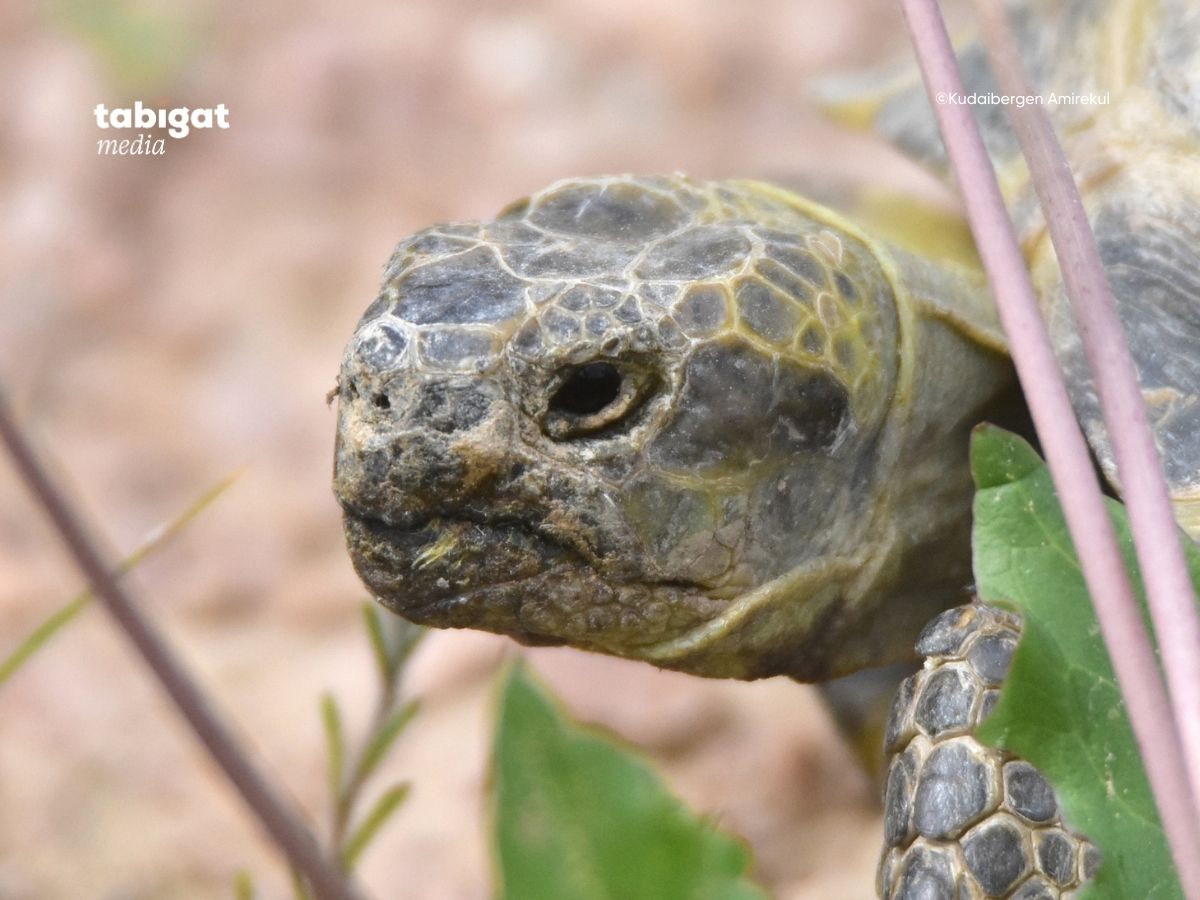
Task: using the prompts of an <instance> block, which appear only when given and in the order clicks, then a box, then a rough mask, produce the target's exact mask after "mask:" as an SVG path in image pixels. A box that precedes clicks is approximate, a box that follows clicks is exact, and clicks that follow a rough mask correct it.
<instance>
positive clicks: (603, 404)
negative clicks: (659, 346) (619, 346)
mask: <svg viewBox="0 0 1200 900" xmlns="http://www.w3.org/2000/svg"><path fill="white" fill-rule="evenodd" d="M556 381H557V387H556V388H555V389H554V393H553V394H551V396H550V402H549V405H548V408H547V410H546V416H545V419H544V420H543V422H542V428H543V430H544V431H545V432H546V434H547V435H549V436H550V437H552V438H554V439H555V440H569V439H570V438H575V437H582V436H585V435H591V434H595V433H597V432H599V431H602V430H604V429H606V428H608V427H610V426H612V425H616V424H617V423H619V422H620V421H621V420H623V419H625V418H626V417H627V416H628V415H629V414H630V413H631V412H633V411H634V410H635V409H636V408H637V407H638V405H639V404H640V401H641V399H642V395H643V394H644V391H643V390H642V387H643V386H644V382H645V379H642V378H639V377H637V376H636V375H635V374H632V373H626V372H622V370H621V369H619V368H618V367H617V366H616V365H614V364H613V363H611V362H590V363H584V364H583V365H581V366H571V367H570V368H567V369H564V370H563V371H562V372H560V373H559V376H558V378H557V379H556Z"/></svg>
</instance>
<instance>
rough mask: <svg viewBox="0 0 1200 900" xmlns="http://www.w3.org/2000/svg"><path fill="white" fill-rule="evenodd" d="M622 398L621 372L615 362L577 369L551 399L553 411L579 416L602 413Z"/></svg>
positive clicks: (598, 363)
mask: <svg viewBox="0 0 1200 900" xmlns="http://www.w3.org/2000/svg"><path fill="white" fill-rule="evenodd" d="M620 396H621V373H620V372H619V371H618V370H617V367H616V366H614V365H613V364H612V363H606V362H597V363H588V364H587V365H585V366H580V367H579V368H577V369H575V370H574V371H573V372H572V373H571V374H570V375H569V376H568V377H567V380H566V381H565V382H564V383H563V385H562V387H560V388H559V389H558V391H556V392H555V394H554V396H553V397H551V398H550V409H552V410H554V411H556V412H563V413H569V414H571V415H575V416H587V415H591V414H592V413H597V412H600V410H602V409H604V407H606V406H608V405H609V404H610V403H612V402H613V401H614V400H616V399H617V398H618V397H620Z"/></svg>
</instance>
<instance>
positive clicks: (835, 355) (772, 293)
mask: <svg viewBox="0 0 1200 900" xmlns="http://www.w3.org/2000/svg"><path fill="white" fill-rule="evenodd" d="M897 328H898V325H897V310H896V303H895V298H894V296H893V291H892V287H891V284H890V281H889V279H888V277H887V276H886V273H885V272H884V270H883V268H881V266H880V264H879V262H878V261H877V259H876V257H875V255H874V254H873V253H872V252H871V251H870V249H869V248H868V247H867V246H865V245H864V244H862V243H861V242H859V241H858V240H856V239H855V238H853V237H852V236H850V235H848V234H846V233H845V232H842V231H839V230H838V229H836V228H834V227H831V226H830V224H829V223H828V222H825V221H822V220H821V219H820V218H818V217H816V216H815V215H814V213H813V211H812V210H810V209H808V208H806V207H804V206H803V205H801V204H798V203H797V202H795V200H794V198H791V195H788V194H786V193H783V192H780V191H777V190H775V189H772V188H769V187H767V186H765V185H758V184H754V183H749V182H744V183H737V182H727V183H700V182H695V181H692V180H689V179H686V178H683V177H680V176H677V177H670V178H597V179H588V180H575V181H566V182H560V183H558V184H556V185H554V186H552V187H550V188H548V189H547V190H545V191H543V192H541V193H539V194H536V195H534V196H533V197H531V198H529V199H528V200H526V201H522V202H520V203H518V204H515V205H514V206H512V207H510V208H509V209H507V210H506V211H504V212H503V213H502V214H501V215H500V216H499V217H498V218H497V219H495V220H494V221H490V222H484V223H478V224H459V225H447V226H441V227H435V228H431V229H428V230H426V231H423V232H420V233H418V234H416V235H414V236H413V237H411V238H409V239H408V240H406V241H405V242H403V243H402V244H400V246H399V247H398V248H397V250H396V251H395V253H394V255H393V256H392V259H391V261H390V262H389V264H388V266H387V270H386V273H385V277H384V282H383V288H382V291H381V293H380V295H379V297H378V299H376V300H375V302H374V303H373V304H372V305H371V306H370V308H369V309H368V310H367V312H366V314H365V315H364V316H363V318H362V320H361V322H360V323H359V325H358V328H357V330H356V332H355V334H354V336H353V338H352V339H351V341H350V343H349V346H348V348H347V350H346V354H345V359H344V362H343V364H342V370H341V375H340V381H339V384H340V390H339V397H340V403H339V420H338V441H337V450H336V467H335V475H334V484H335V492H336V494H337V497H338V500H339V502H340V504H341V506H342V508H343V510H344V512H345V528H346V535H347V541H348V545H349V548H350V552H351V556H352V558H353V561H354V564H355V567H356V569H357V571H358V573H359V575H360V576H361V577H362V578H363V580H364V581H365V582H366V584H367V585H368V586H369V587H370V588H371V590H372V591H373V592H374V593H375V595H376V596H377V597H378V598H379V599H380V600H381V601H382V602H383V603H384V604H385V605H387V606H388V607H390V608H391V609H393V610H394V611H396V612H398V613H400V614H402V615H404V616H405V617H407V618H409V619H412V620H414V621H418V622H423V623H428V624H431V625H436V626H453V627H473V628H482V629H487V630H491V631H496V632H500V633H504V634H509V635H512V636H513V637H515V638H517V639H518V640H521V641H524V642H527V643H568V644H572V645H575V646H579V647H584V648H588V649H594V650H600V651H604V652H608V653H613V654H618V655H622V656H629V657H635V658H641V659H646V660H650V661H653V662H656V663H657V664H659V665H663V666H669V667H675V668H683V669H687V670H689V671H695V672H699V673H701V674H712V675H734V676H741V677H752V676H755V675H761V674H773V673H775V672H779V671H787V672H792V673H794V674H800V675H803V676H806V677H820V676H823V675H826V674H829V673H830V672H831V671H833V670H834V669H836V668H839V667H840V663H839V662H838V658H839V648H838V640H839V638H838V634H839V629H841V628H842V627H843V625H844V623H845V620H846V619H847V615H846V611H845V603H844V601H845V599H846V598H847V597H848V596H851V595H855V596H857V595H861V594H863V593H864V592H865V591H867V589H868V586H869V585H870V584H872V583H874V582H875V581H877V580H878V578H879V569H880V565H879V558H880V555H879V554H878V553H877V551H878V549H879V548H880V547H881V546H882V545H883V544H884V543H885V539H884V536H883V535H882V534H881V533H880V529H881V528H883V527H884V526H883V525H881V524H880V523H881V520H882V519H885V518H888V517H887V516H882V515H879V514H877V513H876V510H877V508H878V506H879V500H880V497H881V493H882V492H883V486H882V484H881V481H886V480H887V479H888V469H887V466H881V465H880V453H881V452H882V450H881V448H882V446H883V443H884V442H883V441H882V440H881V436H882V434H883V432H884V425H885V422H886V421H887V420H888V417H889V413H890V411H891V409H892V407H893V405H894V404H893V400H894V395H895V393H896V389H897V388H896V385H897V373H898V368H899V362H898V355H897ZM887 527H891V526H890V525H889V526H887Z"/></svg>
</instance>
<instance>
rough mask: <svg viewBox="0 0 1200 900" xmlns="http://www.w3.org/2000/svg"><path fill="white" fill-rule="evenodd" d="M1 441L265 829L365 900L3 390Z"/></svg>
mask: <svg viewBox="0 0 1200 900" xmlns="http://www.w3.org/2000/svg"><path fill="white" fill-rule="evenodd" d="M0 439H2V440H3V443H4V444H5V446H6V447H7V449H8V452H9V455H10V456H11V458H12V461H13V465H14V466H15V468H16V469H17V471H18V473H19V474H20V475H21V477H22V478H23V479H24V481H25V484H26V485H27V486H28V488H29V490H30V492H31V493H32V494H33V496H34V497H35V499H36V500H37V501H38V503H39V504H40V505H41V507H42V509H43V510H44V511H45V513H46V516H47V518H49V519H50V522H51V524H53V526H54V528H55V529H56V530H57V531H58V533H59V536H60V537H61V538H62V541H63V543H64V544H66V546H67V549H68V551H70V554H71V556H72V558H73V559H74V560H75V563H76V565H77V566H78V567H79V569H80V571H82V572H83V575H84V577H85V578H86V579H87V581H88V583H89V584H90V585H91V588H92V591H93V592H94V593H95V595H96V597H97V598H99V599H100V600H101V601H102V602H103V603H104V605H105V607H106V608H107V609H108V611H109V613H111V614H112V617H113V618H114V619H115V620H116V622H117V624H118V625H119V626H120V628H121V630H122V631H124V632H125V635H126V637H128V638H129V640H130V641H131V642H132V643H133V645H134V647H135V648H136V650H137V651H138V653H140V654H141V656H142V659H143V660H145V662H146V664H147V665H148V666H149V667H150V670H151V671H152V672H153V673H154V676H155V677H156V678H157V679H158V682H159V684H160V685H161V686H162V688H163V690H164V691H166V693H167V695H168V696H169V697H170V698H171V700H172V701H173V702H174V703H175V706H176V708H177V709H178V710H179V712H180V713H181V714H182V715H183V717H184V719H185V720H186V721H187V723H188V724H189V725H190V726H191V728H192V731H193V732H194V733H195V735H196V738H197V739H198V740H199V741H200V743H201V744H203V745H204V747H205V749H207V750H208V752H209V754H210V755H211V756H212V758H213V760H214V761H215V762H216V764H217V765H218V766H219V767H220V768H221V770H222V771H223V772H224V773H225V775H226V776H227V777H228V778H229V780H230V781H231V782H232V783H233V785H234V787H235V788H237V790H238V792H239V793H240V794H241V795H242V799H243V800H245V801H246V805H247V806H249V807H250V810H251V812H253V813H254V815H255V816H256V817H257V819H258V821H259V824H260V825H261V826H262V828H263V830H264V831H266V833H267V834H268V836H269V837H270V838H271V839H272V840H273V841H274V843H275V844H276V846H278V847H279V849H280V850H282V851H283V853H284V854H285V855H286V857H287V859H288V862H289V863H290V864H291V865H292V866H293V867H294V868H295V869H296V870H297V871H299V872H301V873H302V874H303V875H304V877H305V878H307V879H308V880H309V883H310V884H311V885H312V888H313V891H314V892H315V893H316V895H317V896H318V897H320V898H321V900H359V898H360V897H361V895H360V894H359V893H358V891H357V890H355V888H354V887H353V886H352V885H351V883H350V882H349V880H348V878H347V876H345V875H344V874H343V873H342V872H341V871H340V870H339V868H338V867H337V866H336V865H335V864H334V863H333V862H331V861H330V860H329V859H327V858H326V856H325V854H324V853H323V852H322V851H321V849H320V847H319V845H318V844H317V842H316V840H315V839H314V838H313V836H312V834H311V833H310V832H309V830H308V828H307V827H305V825H304V823H303V820H302V818H301V816H300V814H299V813H298V811H297V810H295V809H294V808H293V807H292V804H290V803H289V802H288V801H287V800H286V799H285V798H284V796H283V794H282V793H280V792H279V791H278V790H277V789H276V788H275V786H274V785H272V784H271V783H270V781H268V779H267V778H266V777H265V776H264V775H263V773H262V772H261V771H259V769H258V768H257V767H256V766H255V764H254V763H253V762H252V761H251V759H250V756H249V754H248V753H247V752H246V750H245V748H243V747H242V746H241V745H240V744H239V742H238V739H237V738H236V737H235V736H234V734H233V732H232V731H231V730H230V728H229V727H228V726H227V725H226V724H225V722H224V721H223V720H222V719H221V717H220V715H219V714H218V713H217V711H216V710H215V709H214V708H213V707H212V705H211V704H210V703H209V701H208V698H207V697H206V696H205V694H204V693H203V691H202V690H201V689H200V687H199V686H198V684H197V683H196V682H195V681H194V680H193V679H192V678H191V676H190V675H189V674H188V672H187V670H186V669H185V668H184V667H183V664H182V663H181V662H180V661H179V660H178V659H177V658H176V657H175V655H174V654H173V653H172V651H171V649H170V647H169V646H168V645H167V642H166V641H165V639H164V638H163V636H162V635H161V634H159V633H158V631H157V630H156V629H155V628H154V626H153V625H152V624H151V623H150V621H149V620H148V619H146V618H145V617H144V616H142V614H141V613H140V612H139V611H138V609H137V606H136V605H135V604H134V602H133V601H132V600H131V599H130V597H129V595H128V594H127V593H126V591H125V589H124V588H122V587H121V585H120V584H119V583H118V581H117V579H116V577H115V575H114V574H113V569H112V567H111V566H109V565H108V564H107V562H106V560H105V559H104V558H103V555H102V554H101V553H100V551H99V550H98V549H97V548H96V546H95V544H94V543H93V541H92V540H91V539H90V538H89V537H88V535H87V533H86V532H85V530H84V528H83V525H82V524H81V522H80V519H79V516H78V515H77V514H76V513H75V511H74V510H73V509H72V508H71V507H70V505H69V504H68V502H67V500H66V498H65V497H64V496H63V494H62V492H61V491H60V490H59V489H58V487H57V486H56V485H55V484H54V483H53V481H52V480H51V478H50V476H49V474H48V473H47V471H46V469H45V467H44V466H43V465H42V463H41V462H40V461H39V459H38V457H37V454H36V453H35V452H34V450H33V447H32V446H31V445H30V444H29V442H28V441H27V440H26V439H25V436H24V434H22V432H21V429H20V428H19V427H18V426H17V424H16V421H15V420H14V419H13V417H12V414H11V412H10V410H9V407H8V403H7V401H6V400H5V398H4V395H3V391H0Z"/></svg>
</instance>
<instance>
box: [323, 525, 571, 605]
mask: <svg viewBox="0 0 1200 900" xmlns="http://www.w3.org/2000/svg"><path fill="white" fill-rule="evenodd" d="M345 532H346V542H347V545H348V546H349V549H350V555H351V559H352V561H353V562H354V567H355V569H356V571H357V572H358V574H359V576H360V577H361V578H362V579H363V581H365V582H366V584H367V586H368V587H370V588H371V590H372V591H373V592H374V593H375V594H376V595H377V596H379V598H380V599H381V600H383V601H384V602H385V603H386V604H387V605H388V606H389V607H391V608H392V609H394V610H395V611H396V612H399V613H402V614H403V615H405V616H408V617H409V618H416V617H417V616H420V617H421V618H422V619H423V620H425V621H429V622H430V623H431V624H440V622H438V621H437V611H438V610H439V609H440V608H442V607H445V606H447V605H461V604H464V603H469V602H470V599H471V596H472V595H473V594H475V593H477V592H478V591H480V590H483V589H486V588H489V587H494V586H497V585H505V584H514V583H517V582H521V581H524V580H526V579H528V578H531V577H533V576H536V575H538V574H539V573H541V572H544V571H546V570H547V569H551V568H559V567H561V566H563V565H564V564H575V565H580V564H583V562H584V561H583V559H582V558H581V557H580V555H579V554H578V553H577V552H575V551H574V550H573V549H571V548H569V547H567V546H566V545H564V544H563V543H562V542H560V541H558V540H555V539H554V538H551V537H548V536H547V535H546V534H545V533H544V531H543V530H541V529H539V528H538V526H537V525H536V524H534V523H531V522H529V521H525V520H521V519H514V518H502V519H495V520H489V519H486V518H483V517H479V516H472V515H470V514H467V513H462V512H456V513H454V514H434V515H424V516H419V517H412V518H410V519H407V520H405V521H402V522H399V523H395V522H389V521H387V520H385V519H382V518H375V517H372V516H366V515H358V514H356V513H353V512H350V511H347V512H346V514H345Z"/></svg>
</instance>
